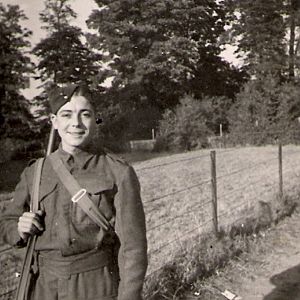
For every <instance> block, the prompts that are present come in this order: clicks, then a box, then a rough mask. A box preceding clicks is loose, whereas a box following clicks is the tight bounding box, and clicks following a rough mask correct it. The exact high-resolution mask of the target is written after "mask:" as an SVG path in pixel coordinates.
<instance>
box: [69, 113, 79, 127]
mask: <svg viewBox="0 0 300 300" xmlns="http://www.w3.org/2000/svg"><path fill="white" fill-rule="evenodd" d="M71 125H72V126H73V127H80V126H81V119H80V115H79V114H73V116H72V119H71Z"/></svg>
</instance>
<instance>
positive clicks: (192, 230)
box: [148, 218, 213, 255]
mask: <svg viewBox="0 0 300 300" xmlns="http://www.w3.org/2000/svg"><path fill="white" fill-rule="evenodd" d="M212 221H213V218H210V219H209V220H207V221H205V222H203V223H201V224H200V225H199V226H197V227H196V228H193V229H191V230H188V231H186V232H184V234H182V235H181V236H179V237H177V238H176V239H174V240H171V241H170V242H168V243H166V244H164V245H162V246H160V247H159V248H157V249H155V250H153V251H150V252H149V253H148V255H152V254H153V253H155V252H158V251H160V250H161V249H163V248H165V247H167V246H168V245H171V244H173V243H175V242H178V241H179V240H182V237H183V236H184V235H185V236H188V235H189V234H191V233H192V232H194V231H196V230H198V229H200V228H202V227H204V226H205V225H206V224H208V223H210V222H212ZM186 238H187V237H186ZM186 238H185V239H186Z"/></svg>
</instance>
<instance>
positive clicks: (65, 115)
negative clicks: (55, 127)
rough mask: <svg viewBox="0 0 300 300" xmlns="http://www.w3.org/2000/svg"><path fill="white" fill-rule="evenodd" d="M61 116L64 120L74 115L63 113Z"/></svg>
mask: <svg viewBox="0 0 300 300" xmlns="http://www.w3.org/2000/svg"><path fill="white" fill-rule="evenodd" d="M60 116H61V117H62V118H71V117H72V114H71V113H67V112H64V113H61V114H60Z"/></svg>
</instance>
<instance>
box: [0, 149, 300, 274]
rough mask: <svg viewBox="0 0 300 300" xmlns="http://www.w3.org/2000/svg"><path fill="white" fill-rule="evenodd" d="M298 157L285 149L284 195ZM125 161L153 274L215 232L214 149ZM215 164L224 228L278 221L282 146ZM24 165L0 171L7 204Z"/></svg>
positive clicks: (228, 153)
mask: <svg viewBox="0 0 300 300" xmlns="http://www.w3.org/2000/svg"><path fill="white" fill-rule="evenodd" d="M299 153H300V147H299V146H293V145H291V146H285V147H283V183H284V185H283V187H284V193H285V194H289V195H292V194H293V193H294V194H296V192H297V185H298V180H299V176H300V164H297V159H298V157H299V155H298V154H299ZM154 155H155V156H157V154H154ZM122 156H123V157H124V155H122ZM125 158H127V160H129V161H131V162H132V164H133V166H134V168H135V170H136V171H137V174H138V177H139V179H140V182H141V187H142V198H143V201H144V207H145V212H146V221H147V236H148V243H149V262H150V264H149V269H148V274H151V273H152V272H154V271H155V270H157V269H158V268H160V267H162V266H163V265H164V264H165V263H167V262H168V261H172V259H173V257H174V255H175V254H176V253H178V252H183V253H184V252H185V250H186V249H185V247H186V243H185V241H186V240H188V241H190V242H188V244H189V245H190V246H192V245H193V244H197V243H200V242H201V240H200V238H199V236H201V235H203V234H204V233H207V232H211V230H212V228H213V222H212V205H211V184H210V180H211V179H210V176H211V175H210V174H211V159H210V150H199V151H193V152H188V153H182V154H174V155H169V156H166V154H164V155H163V156H162V157H154V158H153V154H138V155H134V154H131V155H129V156H127V157H126V156H125ZM145 159H146V160H145ZM216 161H217V164H216V165H217V194H218V215H219V226H221V227H222V228H225V229H226V228H229V227H231V226H232V225H233V224H235V223H236V224H237V223H239V224H240V223H242V222H244V221H245V220H246V219H247V218H249V217H251V216H252V215H259V216H260V217H261V218H268V219H272V218H274V217H275V216H274V215H275V214H276V213H278V210H276V209H274V208H270V205H269V204H270V203H271V202H272V201H274V199H276V195H277V194H278V182H279V180H278V147H277V146H266V147H247V148H235V149H217V150H216ZM25 163H26V162H20V163H19V164H18V163H14V162H13V163H6V164H3V165H2V166H1V168H0V170H1V171H0V183H1V192H2V196H1V194H0V197H2V200H5V199H8V198H10V197H11V196H12V194H11V191H12V187H13V186H14V184H15V183H16V181H17V178H18V177H19V173H20V172H21V170H22V169H23V167H24V165H25ZM17 173H18V174H17ZM1 192H0V193H1ZM276 205H277V204H275V207H276Z"/></svg>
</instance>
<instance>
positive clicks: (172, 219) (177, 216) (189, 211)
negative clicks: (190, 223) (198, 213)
mask: <svg viewBox="0 0 300 300" xmlns="http://www.w3.org/2000/svg"><path fill="white" fill-rule="evenodd" d="M210 203H211V200H209V201H206V202H204V203H201V204H199V205H196V206H195V207H193V208H191V209H189V210H187V211H185V212H184V213H182V214H180V215H176V216H175V217H173V218H171V219H169V220H168V221H166V222H164V223H161V224H158V225H156V226H154V227H151V228H149V229H148V230H147V231H148V232H149V231H152V230H154V229H156V228H159V227H162V226H164V225H166V224H169V223H171V222H173V221H174V220H176V219H178V218H181V217H183V216H185V215H188V214H190V213H194V212H195V209H199V208H201V207H204V206H205V205H208V204H210Z"/></svg>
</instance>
